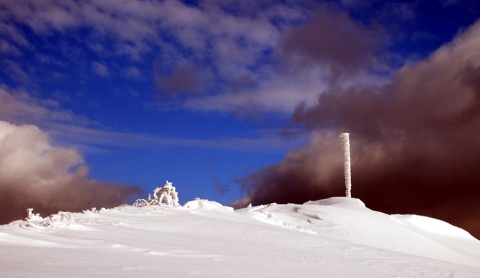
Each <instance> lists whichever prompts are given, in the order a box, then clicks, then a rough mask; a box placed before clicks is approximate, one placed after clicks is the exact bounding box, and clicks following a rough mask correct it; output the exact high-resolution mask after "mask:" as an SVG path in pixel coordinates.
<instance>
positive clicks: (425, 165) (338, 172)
mask: <svg viewBox="0 0 480 278" xmlns="http://www.w3.org/2000/svg"><path fill="white" fill-rule="evenodd" d="M478 38H480V23H476V24H475V25H473V26H472V27H470V28H469V29H467V30H466V31H465V32H464V33H462V34H460V35H458V36H457V37H456V38H455V39H454V40H453V41H452V42H451V43H449V44H447V45H444V46H443V47H441V48H439V49H438V50H437V51H436V52H434V53H433V54H432V55H431V56H430V57H428V58H427V59H425V60H424V61H421V62H419V63H417V64H415V65H405V66H404V67H402V68H401V69H400V70H399V71H398V72H397V73H396V74H395V75H394V76H393V78H392V80H391V82H390V83H388V84H386V85H384V86H376V85H362V86H352V87H349V88H332V89H331V90H330V91H329V92H327V93H325V94H322V95H321V96H320V98H319V101H318V103H317V105H315V106H314V107H306V106H300V107H298V108H297V109H296V111H295V113H294V114H293V117H292V125H295V126H301V127H303V128H304V129H305V130H307V131H309V132H312V131H313V136H312V140H311V143H310V144H309V145H308V146H306V147H304V148H301V149H297V150H294V151H291V152H290V153H289V154H287V156H286V157H285V159H284V160H283V161H282V162H280V163H278V164H276V165H273V166H270V167H264V168H263V169H261V170H259V171H258V172H257V173H254V174H252V175H250V176H248V177H246V178H244V179H242V180H239V184H240V185H241V187H242V188H243V189H244V190H245V191H246V193H247V196H246V197H245V198H244V199H242V200H238V201H236V202H235V205H236V206H243V205H246V204H248V203H250V202H251V203H252V204H262V203H270V202H282V203H287V202H296V203H300V202H305V201H308V200H314V199H320V198H325V197H330V196H332V195H344V183H343V170H342V162H341V159H342V153H341V146H340V139H339V138H338V135H340V133H341V132H349V133H351V144H352V167H353V169H352V183H353V187H352V194H353V196H354V197H357V198H361V199H362V200H363V201H364V202H365V203H366V204H367V206H369V207H370V208H372V209H376V210H380V211H384V212H387V213H416V214H424V215H428V216H432V217H436V218H440V219H443V220H446V221H448V222H450V223H452V224H454V225H457V226H460V227H463V228H465V229H466V230H468V231H469V232H471V233H472V234H473V235H475V236H476V237H477V238H480V220H478V215H479V214H480V203H479V200H480V186H479V184H480V171H478V166H479V165H480V145H479V144H478V143H477V141H478V140H477V138H478V137H479V135H480V40H479V39H478Z"/></svg>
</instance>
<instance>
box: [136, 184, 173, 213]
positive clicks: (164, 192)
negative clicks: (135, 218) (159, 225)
mask: <svg viewBox="0 0 480 278" xmlns="http://www.w3.org/2000/svg"><path fill="white" fill-rule="evenodd" d="M161 204H165V205H168V206H179V205H180V204H179V203H178V192H177V191H176V189H175V187H174V186H173V184H172V183H171V182H169V181H168V180H167V181H165V185H164V186H163V187H157V188H155V190H153V198H152V196H151V195H150V194H148V200H145V199H138V200H136V201H135V203H134V204H133V206H135V207H145V206H154V205H161Z"/></svg>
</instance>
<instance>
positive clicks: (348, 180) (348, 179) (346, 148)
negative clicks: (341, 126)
mask: <svg viewBox="0 0 480 278" xmlns="http://www.w3.org/2000/svg"><path fill="white" fill-rule="evenodd" d="M349 136H350V134H349V133H342V134H341V135H340V139H341V140H342V147H343V159H344V162H343V168H344V174H345V196H346V197H348V198H351V197H352V173H351V170H350V167H351V164H350V137H349Z"/></svg>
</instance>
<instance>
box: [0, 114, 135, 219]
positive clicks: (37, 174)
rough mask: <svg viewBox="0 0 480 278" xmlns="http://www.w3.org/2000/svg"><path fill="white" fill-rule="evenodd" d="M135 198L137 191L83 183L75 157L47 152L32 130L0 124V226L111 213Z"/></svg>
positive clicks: (42, 137)
mask: <svg viewBox="0 0 480 278" xmlns="http://www.w3.org/2000/svg"><path fill="white" fill-rule="evenodd" d="M140 192H141V190H140V188H139V187H137V186H134V187H127V186H126V185H125V184H120V183H106V182H102V181H97V180H89V179H88V168H87V166H86V165H85V163H84V162H83V159H82V158H81V156H80V155H79V154H78V152H77V151H75V150H73V149H65V148H59V147H55V146H52V145H51V143H50V140H49V138H48V135H47V134H46V133H44V132H42V131H41V130H39V129H38V128H37V127H36V126H33V125H21V126H17V125H13V124H10V123H8V122H4V121H0V212H1V213H0V224H5V223H8V222H10V221H12V220H17V219H21V218H25V216H26V209H27V208H34V209H35V212H36V213H40V214H41V215H42V216H46V215H48V214H52V213H56V212H58V211H60V210H61V211H80V210H83V209H88V208H92V207H97V208H99V207H112V206H118V205H120V204H122V203H125V202H128V201H129V198H130V197H131V196H133V195H135V194H139V193H140Z"/></svg>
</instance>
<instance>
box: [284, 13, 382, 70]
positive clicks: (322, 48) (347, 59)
mask: <svg viewBox="0 0 480 278" xmlns="http://www.w3.org/2000/svg"><path fill="white" fill-rule="evenodd" d="M380 35H381V28H380V27H377V28H373V27H371V26H366V25H364V24H362V23H361V22H359V21H356V20H353V19H352V18H351V17H350V16H349V15H348V13H347V12H346V11H342V10H340V9H338V8H336V7H335V6H332V5H325V6H321V7H319V8H318V9H317V11H316V12H314V13H313V14H312V15H311V16H310V20H308V21H307V22H306V23H304V24H302V25H300V26H298V27H296V28H293V29H292V30H290V31H289V32H288V33H287V35H286V37H285V39H284V41H283V45H282V47H281V50H280V52H281V56H282V58H283V59H286V60H288V61H289V62H293V63H294V64H298V65H299V66H300V67H305V66H307V67H308V66H312V65H320V66H325V67H329V68H330V69H331V70H332V71H334V73H337V74H339V73H352V72H356V71H359V70H365V69H366V67H368V66H371V65H373V64H374V62H375V53H378V52H379V51H380V50H381V49H382V41H381V39H382V38H381V36H380Z"/></svg>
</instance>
